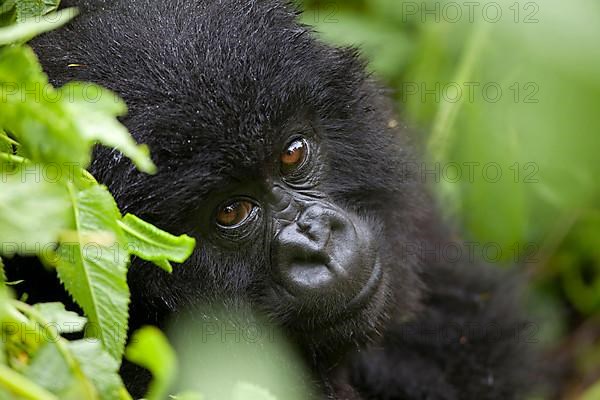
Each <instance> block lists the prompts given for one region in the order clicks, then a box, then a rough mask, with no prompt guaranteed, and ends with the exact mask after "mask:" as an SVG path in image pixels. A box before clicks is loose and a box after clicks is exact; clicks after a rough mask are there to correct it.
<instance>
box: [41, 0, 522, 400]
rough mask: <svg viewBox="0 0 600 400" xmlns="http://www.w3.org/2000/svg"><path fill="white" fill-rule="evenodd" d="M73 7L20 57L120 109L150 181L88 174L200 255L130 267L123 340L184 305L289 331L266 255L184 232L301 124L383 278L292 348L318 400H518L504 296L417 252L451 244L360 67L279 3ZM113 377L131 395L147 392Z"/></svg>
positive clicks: (129, 171) (490, 282)
mask: <svg viewBox="0 0 600 400" xmlns="http://www.w3.org/2000/svg"><path fill="white" fill-rule="evenodd" d="M67 3H73V2H67ZM74 3H76V4H77V5H79V6H81V7H82V9H83V15H82V16H80V17H78V18H77V19H76V20H75V22H73V23H71V24H69V25H67V26H66V27H65V28H63V29H61V30H59V31H57V32H52V33H50V34H46V35H44V36H42V37H40V38H39V39H37V40H35V41H34V43H33V45H34V48H35V49H36V51H37V52H38V54H39V55H40V58H41V61H42V63H43V66H44V68H45V70H46V71H47V72H48V74H49V76H50V78H51V80H52V82H53V83H54V84H56V85H61V84H64V83H65V82H67V81H70V80H83V81H92V82H97V83H100V84H102V85H104V86H106V87H108V88H110V89H112V90H114V91H115V92H117V93H118V94H120V95H121V96H122V97H123V98H124V99H125V100H126V101H127V103H128V105H129V108H130V112H129V115H128V116H127V117H126V118H124V119H123V122H124V124H125V125H126V126H127V127H128V128H129V129H130V130H131V132H132V133H133V135H134V136H135V138H136V139H137V140H138V141H139V142H141V143H146V144H148V145H149V146H150V149H151V152H152V157H153V159H154V161H155V163H156V164H157V165H158V167H159V173H158V174H157V175H154V176H148V175H145V174H142V173H139V172H138V171H136V170H135V168H134V167H133V166H132V164H131V162H129V161H128V160H127V159H125V158H124V157H123V156H122V155H121V154H120V153H119V152H117V151H113V150H109V149H106V148H98V149H97V151H96V154H95V159H94V162H93V165H92V172H93V173H94V175H95V176H96V177H97V178H98V180H99V181H101V182H103V183H105V184H106V185H108V186H109V188H110V190H111V191H112V193H113V194H114V195H115V198H116V200H117V202H118V203H119V206H120V207H121V208H122V210H123V211H124V212H132V213H135V214H137V215H139V216H141V217H142V218H145V219H146V220H148V221H150V222H152V223H155V224H156V225H157V226H159V227H161V228H163V229H166V230H169V231H171V232H174V233H187V234H190V235H193V236H195V237H196V238H197V239H198V243H199V245H198V248H197V250H196V251H195V253H194V255H193V256H192V257H191V259H190V260H188V261H187V262H186V263H185V265H182V266H178V267H177V268H176V270H175V272H174V273H173V275H167V274H166V273H163V272H162V271H160V270H158V269H157V268H153V267H149V266H147V265H144V263H142V262H140V261H139V260H134V262H133V265H132V267H131V270H130V277H129V280H130V285H131V290H132V296H133V301H132V321H131V325H132V327H133V328H135V327H137V326H140V325H141V324H146V323H154V324H159V325H160V324H162V323H163V322H164V320H165V319H167V318H169V317H170V316H172V315H173V314H174V313H177V312H179V311H180V310H182V309H184V308H187V307H189V306H190V305H193V304H194V303H197V302H205V303H206V302H208V303H218V304H235V305H240V304H243V305H249V306H250V307H252V308H256V309H259V310H261V311H262V312H264V313H266V314H267V315H268V316H269V317H270V318H271V319H272V320H273V321H275V322H277V323H279V324H280V325H282V326H283V327H286V326H288V325H289V322H290V321H289V320H288V319H289V316H288V315H287V314H286V311H287V310H282V309H278V308H277V304H274V303H273V300H272V299H270V298H269V296H268V295H266V294H265V293H264V292H263V288H264V286H265V282H266V281H268V280H269V279H270V278H269V276H268V274H267V272H266V271H265V268H261V267H262V266H263V265H267V264H268V259H267V258H268V257H267V256H266V255H265V254H264V249H265V248H268V243H266V242H268V240H269V239H268V238H262V239H261V240H260V241H259V242H257V243H255V245H254V246H250V247H240V248H239V249H237V250H235V251H232V250H231V249H226V250H223V249H222V248H220V247H219V246H218V245H215V244H214V243H213V242H211V241H210V240H208V239H207V238H206V236H205V235H204V234H203V232H202V231H201V229H199V228H198V219H197V218H196V216H198V215H200V214H202V212H205V211H203V208H207V207H209V205H210V201H209V200H207V199H209V198H210V196H211V194H212V193H214V192H215V191H218V190H219V188H221V187H223V185H225V184H227V183H228V182H230V181H231V180H232V179H234V180H235V179H236V180H238V181H241V182H242V185H244V184H246V183H244V182H248V184H251V183H252V182H257V181H259V180H260V178H261V177H262V176H263V172H264V171H263V166H264V162H265V161H264V160H265V159H268V155H269V154H270V153H271V152H272V151H273V150H272V149H273V144H274V143H276V142H277V141H278V140H279V139H280V136H281V135H283V134H284V133H285V132H286V131H288V130H289V129H293V127H294V126H295V124H297V123H298V122H300V123H301V122H302V121H311V123H313V124H314V125H315V126H316V127H317V128H316V129H317V133H318V135H319V140H320V142H321V144H322V146H323V148H324V153H325V157H324V159H323V163H324V164H323V165H324V172H323V175H322V177H321V184H320V186H321V187H322V189H321V190H323V191H325V192H326V193H327V195H329V196H330V197H331V198H333V199H335V201H336V202H337V203H338V204H342V205H343V206H344V207H346V208H348V209H351V210H353V212H355V213H357V214H359V215H361V216H363V217H364V218H368V219H369V220H370V221H371V223H372V224H374V225H377V226H378V227H379V230H380V231H381V233H380V235H381V236H380V241H381V244H380V246H381V253H382V255H383V257H384V261H383V263H384V265H385V274H386V275H385V277H386V281H385V287H384V290H383V291H382V295H381V298H380V299H378V304H377V307H375V306H373V308H372V309H369V308H367V309H366V310H364V312H363V314H362V315H360V316H358V317H356V318H354V319H350V320H348V321H345V322H343V323H342V322H340V323H339V324H336V325H335V326H333V327H329V328H327V329H323V330H321V331H320V333H319V334H310V335H305V334H302V333H297V332H292V331H290V332H289V336H290V338H292V339H293V340H294V341H295V343H296V344H297V345H298V347H299V348H301V349H303V352H304V353H306V354H309V355H310V356H309V357H308V358H307V359H308V360H310V361H308V363H309V365H310V366H311V367H312V369H313V371H314V373H315V376H318V377H319V380H320V382H321V383H320V390H321V391H322V392H323V397H327V396H328V397H329V398H333V399H447V400H452V399H468V400H474V399H477V400H485V399H503V400H506V399H520V398H522V396H523V395H524V392H525V389H526V383H527V381H526V380H527V379H528V375H527V373H526V372H527V362H528V358H527V351H526V349H525V347H527V346H526V342H527V340H526V339H527V337H523V336H522V335H521V336H519V335H518V333H519V332H521V333H522V332H523V328H524V327H525V328H526V326H524V325H523V323H522V322H521V321H520V319H519V318H520V317H519V313H518V312H517V310H518V306H517V305H516V303H515V296H514V294H513V291H512V289H511V288H510V286H511V284H510V283H509V282H504V279H503V277H502V276H500V274H497V273H495V272H492V271H490V270H488V268H487V267H483V266H480V265H477V264H476V263H473V262H471V261H470V260H467V261H465V260H463V261H461V262H456V263H448V262H444V261H443V260H440V259H439V258H440V257H436V256H435V255H433V254H431V252H428V251H423V249H428V248H429V249H432V248H436V247H435V246H436V244H443V243H447V242H449V241H450V236H449V235H447V234H446V233H444V230H443V229H442V228H441V225H440V224H441V223H440V222H439V221H438V218H437V216H436V214H435V212H434V211H433V210H432V209H431V208H432V207H431V206H430V205H431V204H432V201H431V200H430V199H429V198H428V197H427V195H426V194H425V193H424V190H423V188H422V184H421V182H419V177H418V176H417V175H416V174H415V173H414V171H411V169H410V168H404V165H406V164H405V163H410V162H411V161H413V150H412V148H411V146H410V144H409V142H408V139H407V137H406V133H405V132H403V131H401V130H398V129H397V128H391V127H390V126H393V124H391V125H390V124H389V121H390V120H391V119H392V118H393V115H392V113H391V112H390V109H391V107H390V105H389V103H388V101H387V100H386V99H385V96H384V95H383V94H382V91H381V90H380V89H379V88H378V87H377V85H376V84H375V83H374V82H373V81H372V80H371V79H370V77H369V76H368V75H367V74H366V73H365V71H364V65H363V62H362V61H361V60H360V58H359V57H358V56H357V54H356V51H354V50H352V49H340V48H334V47H330V46H328V45H325V44H322V43H320V42H319V41H317V40H316V39H315V38H314V35H313V33H312V32H311V31H310V29H308V28H307V27H305V26H302V25H300V24H299V23H298V22H297V21H296V17H297V11H296V9H295V8H294V7H293V6H291V5H290V4H287V3H285V2H282V1H277V0H202V1H191V0H170V1H166V0H135V1H115V2H109V1H93V2H92V1H90V2H89V3H88V2H85V1H83V2H81V1H79V2H74ZM69 64H79V65H80V66H78V67H68V65H69ZM207 201H208V203H207ZM408 244H410V246H407V245H408ZM407 249H411V251H408V250H407ZM438 256H439V254H438ZM269 301H271V303H269ZM323 312H327V310H323ZM340 342H343V343H344V346H340V345H339V343H340ZM125 370H126V371H127V372H126V373H125V375H127V376H126V377H125V378H126V382H127V384H128V385H129V386H130V387H131V388H132V390H133V391H134V392H135V393H138V394H139V393H140V392H141V391H142V388H141V387H140V385H141V384H140V382H141V381H143V379H141V378H140V377H143V376H142V375H140V373H139V371H138V372H136V371H135V370H134V372H133V373H131V372H130V371H129V367H125ZM130 374H133V375H134V376H130Z"/></svg>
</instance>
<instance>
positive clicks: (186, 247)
mask: <svg viewBox="0 0 600 400" xmlns="http://www.w3.org/2000/svg"><path fill="white" fill-rule="evenodd" d="M119 226H120V227H121V228H122V229H123V233H124V234H125V238H126V242H127V243H128V245H129V246H130V249H129V251H130V252H131V254H134V255H136V256H138V257H140V258H143V259H144V260H147V261H152V262H153V263H154V264H156V265H157V266H159V267H160V268H162V269H164V270H165V271H167V272H171V271H172V270H173V267H172V266H171V264H170V263H169V260H171V261H175V262H179V263H180V262H183V261H185V260H186V259H187V258H188V257H189V256H190V255H191V254H192V251H193V250H194V246H195V242H194V239H192V238H190V237H187V236H179V237H176V236H173V235H170V234H168V233H166V232H164V231H161V230H160V229H157V228H156V227H155V226H154V225H151V224H149V223H147V222H144V221H143V220H141V219H139V218H138V217H136V216H135V215H131V214H127V215H125V217H123V219H122V220H121V221H119Z"/></svg>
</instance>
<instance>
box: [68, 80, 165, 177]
mask: <svg viewBox="0 0 600 400" xmlns="http://www.w3.org/2000/svg"><path fill="white" fill-rule="evenodd" d="M59 92H60V93H61V94H62V98H63V99H69V101H65V102H64V106H65V108H66V109H67V110H69V112H70V114H71V118H72V119H73V121H74V122H75V125H76V126H77V129H78V130H79V131H80V132H81V134H82V135H83V136H84V137H85V138H86V139H88V140H89V141H99V142H100V143H102V144H104V145H106V146H110V147H114V148H115V149H117V150H119V151H120V152H122V153H123V154H125V155H126V156H127V157H129V158H131V160H132V161H133V162H134V163H135V164H136V166H137V167H138V169H139V170H140V171H143V172H149V173H153V172H155V170H156V166H155V165H154V164H153V163H152V160H150V156H149V151H148V147H146V146H143V145H141V146H140V145H137V144H136V143H135V141H134V140H133V138H132V137H131V135H130V134H129V132H128V131H127V129H126V128H125V127H124V126H123V125H121V124H120V123H119V122H118V121H117V119H116V117H120V116H122V115H124V114H125V113H126V112H127V107H126V106H125V103H124V102H123V100H121V99H120V98H119V97H118V96H117V95H116V94H114V93H112V92H110V91H109V90H106V89H104V88H102V87H100V86H97V85H94V84H91V83H81V82H75V83H69V84H67V85H65V86H64V87H62V88H61V89H60V91H59Z"/></svg>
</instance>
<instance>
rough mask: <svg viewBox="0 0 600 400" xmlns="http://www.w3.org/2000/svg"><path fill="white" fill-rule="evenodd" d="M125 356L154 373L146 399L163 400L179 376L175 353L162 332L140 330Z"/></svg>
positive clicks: (151, 329)
mask: <svg viewBox="0 0 600 400" xmlns="http://www.w3.org/2000/svg"><path fill="white" fill-rule="evenodd" d="M125 356H126V357H127V359H128V360H129V361H131V362H133V363H136V364H138V365H141V366H142V367H144V368H146V369H147V370H148V371H150V372H152V375H153V376H154V381H153V382H152V384H151V385H150V388H149V390H148V394H147V395H146V398H147V399H148V400H160V399H163V398H164V397H165V395H166V394H167V390H168V389H169V386H170V385H171V384H172V383H173V379H174V377H175V376H176V374H177V363H176V359H175V353H174V352H173V350H172V349H171V347H170V346H169V344H168V342H167V339H166V338H165V337H164V335H163V334H162V332H161V331H159V330H158V329H157V328H154V327H150V326H147V327H144V328H142V329H140V330H139V331H137V332H136V333H135V335H134V336H133V338H132V340H131V345H130V346H129V347H128V348H127V352H126V354H125Z"/></svg>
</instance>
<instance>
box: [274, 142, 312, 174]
mask: <svg viewBox="0 0 600 400" xmlns="http://www.w3.org/2000/svg"><path fill="white" fill-rule="evenodd" d="M307 156H308V143H306V140H304V139H296V140H294V141H293V142H291V143H290V144H289V145H288V146H287V148H286V149H285V150H284V151H283V153H281V156H280V158H279V159H280V160H281V170H282V171H283V172H284V173H289V172H291V171H293V170H295V169H297V168H298V167H300V166H301V165H302V164H303V163H304V161H306V158H307Z"/></svg>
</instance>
